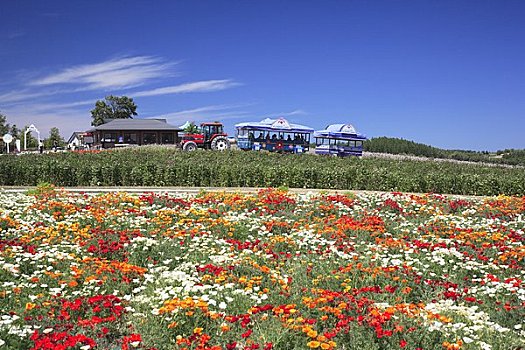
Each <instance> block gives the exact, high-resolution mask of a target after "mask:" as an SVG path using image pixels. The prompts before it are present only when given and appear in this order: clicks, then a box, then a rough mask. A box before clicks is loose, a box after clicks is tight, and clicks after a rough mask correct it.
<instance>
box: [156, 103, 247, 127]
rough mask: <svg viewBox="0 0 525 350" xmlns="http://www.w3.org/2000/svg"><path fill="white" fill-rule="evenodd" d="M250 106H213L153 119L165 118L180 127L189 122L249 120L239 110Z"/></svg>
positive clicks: (170, 113)
mask: <svg viewBox="0 0 525 350" xmlns="http://www.w3.org/2000/svg"><path fill="white" fill-rule="evenodd" d="M245 106H249V104H231V105H211V106H204V107H198V108H192V109H186V110H182V111H176V112H169V113H165V114H161V115H158V116H155V117H152V118H165V119H167V120H168V122H170V123H172V124H175V125H179V124H184V123H185V122H187V121H192V122H195V123H200V122H204V121H212V120H221V121H222V120H226V119H239V118H247V117H248V115H249V113H248V112H245V111H242V110H239V108H241V107H245Z"/></svg>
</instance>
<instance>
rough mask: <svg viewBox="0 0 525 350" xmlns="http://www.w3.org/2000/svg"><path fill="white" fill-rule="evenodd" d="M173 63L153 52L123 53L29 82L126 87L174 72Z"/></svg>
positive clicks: (108, 87) (93, 88) (89, 86)
mask: <svg viewBox="0 0 525 350" xmlns="http://www.w3.org/2000/svg"><path fill="white" fill-rule="evenodd" d="M174 64H175V63H165V62H163V61H162V60H161V59H160V58H157V57H152V56H136V57H124V58H118V59H112V60H109V61H105V62H101V63H96V64H86V65H79V66H74V67H70V68H66V69H64V70H62V71H61V72H58V73H55V74H51V75H48V76H45V77H43V78H40V79H36V80H33V81H31V82H30V83H29V85H33V86H45V85H55V84H77V85H83V86H84V88H85V89H87V90H96V89H116V88H120V89H124V88H130V87H135V86H139V85H142V84H144V83H145V82H146V81H149V80H151V79H155V78H162V77H166V76H169V75H173V72H172V68H173V65H174Z"/></svg>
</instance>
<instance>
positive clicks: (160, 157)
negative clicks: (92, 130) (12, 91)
mask: <svg viewBox="0 0 525 350" xmlns="http://www.w3.org/2000/svg"><path fill="white" fill-rule="evenodd" d="M44 181H45V182H49V183H53V184H55V185H57V186H193V187H206V186H218V187H275V188H277V187H282V188H325V189H339V190H378V191H403V192H423V193H426V192H434V193H450V194H470V195H498V194H508V195H525V171H523V168H501V167H488V166H482V165H478V164H458V163H448V162H432V161H426V162H422V161H410V160H390V159H379V158H335V157H322V156H316V155H312V154H303V155H289V154H284V155H283V154H274V153H260V152H241V151H228V152H209V151H197V152H180V151H176V150H174V149H172V148H162V147H157V148H154V147H148V148H134V149H125V150H120V151H103V152H98V153H96V152H93V153H54V154H44V155H41V154H26V155H21V156H19V157H12V158H6V159H3V160H2V162H0V185H27V186H34V185H36V184H38V183H39V182H44Z"/></svg>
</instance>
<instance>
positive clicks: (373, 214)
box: [0, 189, 525, 350]
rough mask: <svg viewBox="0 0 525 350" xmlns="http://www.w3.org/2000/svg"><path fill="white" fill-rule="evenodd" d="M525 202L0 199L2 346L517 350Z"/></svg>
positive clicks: (273, 195) (263, 194)
mask: <svg viewBox="0 0 525 350" xmlns="http://www.w3.org/2000/svg"><path fill="white" fill-rule="evenodd" d="M524 214H525V197H524V198H520V197H503V196H500V197H490V198H483V199H481V198H480V199H469V200H466V199H464V198H456V197H446V196H440V195H407V194H401V193H385V194H361V193H359V194H347V195H342V194H339V195H328V194H306V195H294V194H291V193H288V192H284V191H279V190H273V189H267V190H262V191H260V192H259V193H255V194H252V195H241V194H228V193H204V192H203V193H201V194H199V195H196V196H190V195H182V194H181V195H178V196H171V195H170V196H168V195H159V194H144V195H130V194H126V193H111V194H100V195H86V194H73V193H67V192H63V191H57V190H53V189H47V190H46V191H42V192H37V193H36V194H35V195H32V196H29V195H22V194H9V193H0V266H1V268H0V310H1V315H0V318H1V319H0V348H2V347H5V348H12V349H83V350H85V349H90V348H99V349H120V348H121V349H132V348H136V349H153V348H155V349H307V348H314V349H315V348H318V349H392V348H406V349H442V348H444V349H459V348H464V349H518V348H520V347H523V346H525V340H524V339H525V330H524V329H523V327H525V322H524V320H525V282H524V279H525V272H524V271H525V261H524V259H525V245H524V241H525V233H524V231H523V228H524V222H525V216H524Z"/></svg>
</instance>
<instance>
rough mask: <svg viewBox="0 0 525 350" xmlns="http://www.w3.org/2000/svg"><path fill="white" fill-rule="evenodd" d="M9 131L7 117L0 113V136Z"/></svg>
mask: <svg viewBox="0 0 525 350" xmlns="http://www.w3.org/2000/svg"><path fill="white" fill-rule="evenodd" d="M8 131H9V124H8V123H7V117H6V116H5V115H3V114H2V113H0V136H4V135H5V134H6V133H7V132H8Z"/></svg>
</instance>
